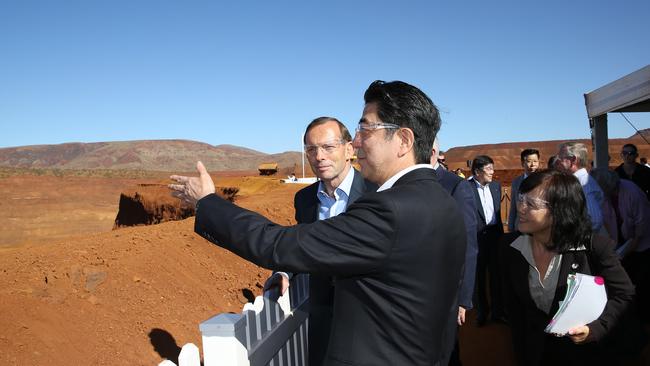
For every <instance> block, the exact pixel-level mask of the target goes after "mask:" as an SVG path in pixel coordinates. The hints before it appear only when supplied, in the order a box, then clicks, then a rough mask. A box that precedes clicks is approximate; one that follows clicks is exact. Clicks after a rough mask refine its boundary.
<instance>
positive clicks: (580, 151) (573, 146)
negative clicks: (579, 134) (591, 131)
mask: <svg viewBox="0 0 650 366" xmlns="http://www.w3.org/2000/svg"><path fill="white" fill-rule="evenodd" d="M563 147H566V151H567V155H569V156H570V157H575V158H576V165H578V167H580V168H585V167H587V163H588V162H587V159H588V157H587V145H585V144H583V143H581V142H573V141H571V142H565V143H563V144H561V145H560V150H562V148H563Z"/></svg>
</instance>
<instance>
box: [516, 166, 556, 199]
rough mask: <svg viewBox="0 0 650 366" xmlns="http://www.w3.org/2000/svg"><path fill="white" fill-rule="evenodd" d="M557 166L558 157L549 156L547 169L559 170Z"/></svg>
mask: <svg viewBox="0 0 650 366" xmlns="http://www.w3.org/2000/svg"><path fill="white" fill-rule="evenodd" d="M556 164H557V155H551V156H549V158H548V162H547V163H546V169H557V168H556ZM513 199H514V198H513Z"/></svg>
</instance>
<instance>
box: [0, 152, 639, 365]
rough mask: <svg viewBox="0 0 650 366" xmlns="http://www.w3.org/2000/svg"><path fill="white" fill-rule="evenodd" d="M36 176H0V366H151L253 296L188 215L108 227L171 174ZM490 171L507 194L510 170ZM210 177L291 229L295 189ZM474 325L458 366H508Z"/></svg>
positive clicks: (494, 328)
mask: <svg viewBox="0 0 650 366" xmlns="http://www.w3.org/2000/svg"><path fill="white" fill-rule="evenodd" d="M475 153H476V152H475ZM463 154H467V152H466V151H464V150H463ZM449 155H452V157H453V155H454V152H453V151H450V153H449ZM449 155H448V159H449ZM459 156H460V155H459ZM516 159H517V157H515V158H514V160H515V162H516ZM451 160H454V159H451ZM456 160H458V161H462V159H460V158H457V159H456ZM507 164H512V162H508V163H507ZM504 165H505V163H504ZM497 168H498V167H497ZM0 173H2V172H0ZM42 173H43V172H40V171H39V172H36V173H35V172H34V171H31V170H25V171H9V172H8V173H7V172H5V173H3V174H0V196H1V197H2V198H3V199H2V200H0V220H1V221H2V222H3V223H4V225H2V227H0V329H2V331H1V332H0V363H1V364H7V365H55V366H56V365H109V364H125V365H156V364H158V363H159V362H160V361H162V360H163V359H164V358H171V359H172V360H173V358H174V357H175V356H177V354H178V351H179V347H181V346H182V345H183V344H185V343H188V342H192V343H194V344H196V345H197V346H199V347H201V346H202V345H201V335H200V332H199V329H198V326H199V324H200V323H201V322H202V321H204V320H206V319H208V318H209V317H211V316H213V315H216V314H218V313H221V312H240V311H241V309H242V306H243V305H244V303H246V302H248V301H251V300H252V297H253V296H256V295H260V294H261V292H262V291H261V287H262V284H263V283H264V280H265V279H266V277H267V276H268V274H269V271H268V270H265V269H262V268H259V267H257V266H255V265H252V264H250V263H248V262H246V261H244V260H242V259H240V258H238V257H237V256H235V255H233V254H231V253H229V252H227V251H225V250H223V249H221V248H219V247H217V246H215V245H213V244H210V243H209V242H207V241H205V240H204V239H202V238H200V237H199V236H197V235H196V234H194V233H193V224H194V219H193V218H191V217H190V218H187V219H183V220H180V221H167V222H162V223H160V224H157V225H140V226H132V227H122V228H118V229H115V230H113V227H114V225H115V224H116V222H115V219H116V217H117V215H118V209H119V203H120V196H121V195H122V194H123V193H124V194H125V195H127V196H129V197H130V196H134V195H135V192H139V193H141V194H143V193H142V192H143V191H144V192H145V193H144V195H145V196H146V197H145V198H147V199H148V200H149V203H147V204H151V203H152V201H159V203H160V202H166V203H165V204H166V205H170V207H171V206H173V205H175V204H176V203H174V202H173V200H169V197H167V196H166V195H165V192H164V188H163V189H160V187H161V185H164V184H166V183H168V179H167V176H168V174H169V173H157V172H138V171H131V172H126V173H125V172H111V171H108V172H107V171H101V172H98V171H95V172H93V171H83V172H76V171H55V172H54V173H51V172H50V173H45V174H42ZM497 175H500V178H501V179H502V180H503V183H504V186H507V185H508V184H509V180H510V179H512V177H514V176H515V175H516V171H514V170H503V171H499V172H497ZM213 177H214V178H215V183H216V185H217V186H219V187H236V188H237V189H238V192H237V195H236V196H235V202H236V203H237V204H239V205H241V206H243V207H246V208H249V209H251V210H254V211H256V212H259V213H260V214H262V215H264V216H266V217H268V218H269V219H271V220H273V221H275V222H277V223H280V224H283V225H288V224H293V223H294V219H293V216H294V210H293V207H292V204H293V196H294V194H295V192H296V191H297V190H298V189H300V188H302V186H300V185H285V184H282V183H280V181H279V178H281V177H279V176H275V177H259V176H257V175H256V173H255V172H254V171H248V172H241V171H239V172H220V173H215V174H213ZM143 187H158V188H156V190H157V193H152V192H153V191H147V189H144V188H143ZM147 192H148V193H147ZM156 195H158V196H156ZM156 197H158V198H156ZM163 216H164V214H163V215H162V216H161V217H163ZM169 218H170V217H166V218H165V219H164V220H159V221H165V220H167V219H169ZM473 319H474V317H473V314H471V313H470V314H469V324H468V325H466V326H464V327H462V329H461V345H462V347H461V355H462V359H463V361H464V363H465V365H470V366H471V365H512V364H513V357H512V354H511V351H510V348H509V343H508V342H509V333H508V329H507V327H506V326H504V325H501V324H489V325H488V326H486V327H483V328H476V327H475V326H473V324H472V322H473ZM649 351H650V350H648V348H646V353H645V358H644V361H643V362H646V363H641V364H650V361H649V360H650V356H649V355H650V352H649Z"/></svg>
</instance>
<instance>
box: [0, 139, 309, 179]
mask: <svg viewBox="0 0 650 366" xmlns="http://www.w3.org/2000/svg"><path fill="white" fill-rule="evenodd" d="M301 159H302V157H301V153H299V152H294V151H289V152H283V153H279V154H265V153H262V152H259V151H255V150H251V149H247V148H243V147H238V146H233V145H218V146H213V145H209V144H206V143H203V142H198V141H189V140H142V141H118V142H96V143H77V142H74V143H65V144H59V145H33V146H20V147H10V148H2V149H0V167H11V168H32V169H33V168H44V169H116V170H117V169H127V170H129V169H133V170H152V171H170V172H171V171H176V172H188V171H194V169H195V166H196V161H197V160H201V161H202V162H203V163H204V164H205V166H206V167H207V168H208V169H209V170H211V171H229V170H257V166H258V165H259V164H262V163H266V162H275V163H278V167H279V169H280V170H282V171H288V170H293V169H294V166H295V167H297V168H296V169H297V170H298V168H299V167H300V164H301Z"/></svg>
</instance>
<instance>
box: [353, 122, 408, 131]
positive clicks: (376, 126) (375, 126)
mask: <svg viewBox="0 0 650 366" xmlns="http://www.w3.org/2000/svg"><path fill="white" fill-rule="evenodd" d="M398 128H400V126H399V125H396V124H394V123H384V122H377V123H365V122H359V124H358V125H357V128H356V129H355V132H356V133H367V132H370V131H375V130H382V129H389V130H393V129H398Z"/></svg>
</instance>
